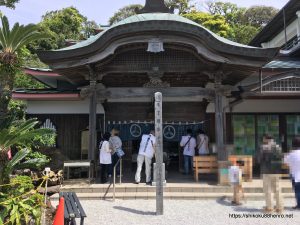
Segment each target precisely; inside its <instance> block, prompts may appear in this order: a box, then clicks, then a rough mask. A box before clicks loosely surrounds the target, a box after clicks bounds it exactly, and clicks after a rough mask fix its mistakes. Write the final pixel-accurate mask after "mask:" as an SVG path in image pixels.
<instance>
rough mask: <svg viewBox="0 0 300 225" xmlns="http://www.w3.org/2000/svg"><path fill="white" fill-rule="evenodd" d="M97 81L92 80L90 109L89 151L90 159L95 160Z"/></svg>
mask: <svg viewBox="0 0 300 225" xmlns="http://www.w3.org/2000/svg"><path fill="white" fill-rule="evenodd" d="M96 83H97V82H96V80H90V95H89V96H90V108H89V151H88V159H89V160H95V149H96V141H97V140H96V139H97V138H96V137H97V135H96V132H97V131H96V122H97V119H96V117H97V93H96Z"/></svg>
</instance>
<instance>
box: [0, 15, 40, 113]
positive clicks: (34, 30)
mask: <svg viewBox="0 0 300 225" xmlns="http://www.w3.org/2000/svg"><path fill="white" fill-rule="evenodd" d="M1 24H2V26H1V28H0V113H1V115H2V116H3V115H5V114H6V113H7V110H8V104H9V102H10V99H11V92H12V89H13V86H14V82H15V76H16V73H17V72H19V71H20V68H21V60H20V57H19V55H18V54H19V53H20V52H21V49H22V48H23V47H24V46H26V45H27V44H29V43H30V42H32V41H34V40H37V39H42V38H45V37H46V36H45V34H42V33H40V32H39V31H38V27H37V26H36V25H33V24H29V25H26V26H24V25H19V23H15V24H14V26H13V28H12V29H10V26H9V23H8V19H7V17H6V16H1Z"/></svg>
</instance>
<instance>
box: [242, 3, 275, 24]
mask: <svg viewBox="0 0 300 225" xmlns="http://www.w3.org/2000/svg"><path fill="white" fill-rule="evenodd" d="M277 13H278V9H275V8H274V7H269V6H252V7H250V8H249V9H247V10H246V12H245V14H244V18H247V23H248V24H249V25H251V26H254V27H256V28H262V27H263V26H265V25H266V24H267V23H269V22H270V21H271V20H272V19H273V17H274V16H275V15H276V14H277Z"/></svg>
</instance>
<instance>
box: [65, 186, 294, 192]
mask: <svg viewBox="0 0 300 225" xmlns="http://www.w3.org/2000/svg"><path fill="white" fill-rule="evenodd" d="M60 191H64V192H76V193H106V192H108V193H112V192H113V188H112V187H110V188H109V190H108V186H106V187H80V186H78V187H75V186H64V187H62V188H61V189H60ZM164 191H165V192H172V193H176V192H196V193H231V192H232V188H231V187H226V186H225V187H224V186H213V187H193V186H186V187H184V186H181V187H168V186H166V187H164ZM116 192H126V193H129V192H138V193H143V192H156V187H153V186H146V185H145V186H119V185H117V186H116ZM244 192H245V193H263V188H262V187H245V188H244ZM282 192H283V193H292V192H293V190H292V188H291V187H284V188H282Z"/></svg>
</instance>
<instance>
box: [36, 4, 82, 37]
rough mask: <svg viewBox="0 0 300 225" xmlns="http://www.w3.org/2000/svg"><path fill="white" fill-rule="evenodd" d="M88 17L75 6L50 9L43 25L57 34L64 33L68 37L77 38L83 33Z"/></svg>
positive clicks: (44, 17)
mask: <svg viewBox="0 0 300 225" xmlns="http://www.w3.org/2000/svg"><path fill="white" fill-rule="evenodd" d="M85 21H86V17H84V16H83V15H81V14H80V13H79V11H78V10H77V9H76V8H74V7H68V8H64V9H62V10H56V11H50V12H47V13H46V14H45V15H44V16H43V21H42V22H41V24H40V25H41V26H42V27H46V28H48V29H49V30H51V31H52V32H54V33H55V34H63V35H64V36H65V38H67V39H76V38H78V36H79V35H80V33H81V30H82V27H83V23H84V22H85Z"/></svg>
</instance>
